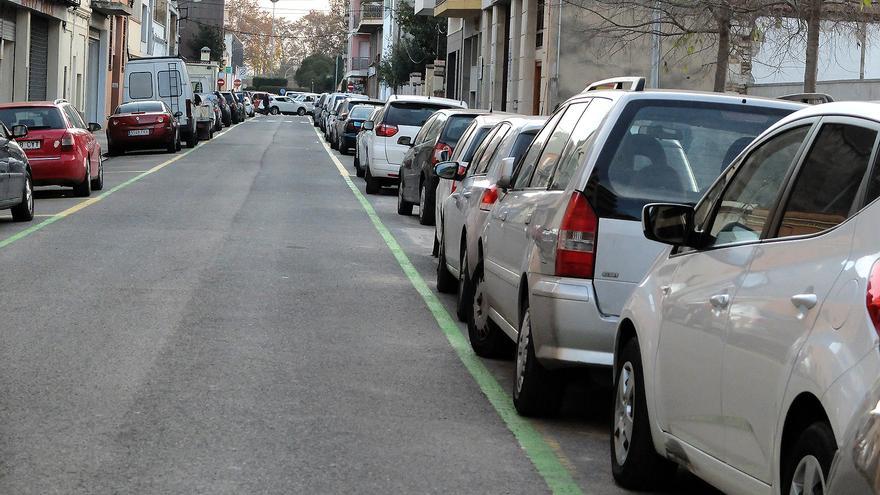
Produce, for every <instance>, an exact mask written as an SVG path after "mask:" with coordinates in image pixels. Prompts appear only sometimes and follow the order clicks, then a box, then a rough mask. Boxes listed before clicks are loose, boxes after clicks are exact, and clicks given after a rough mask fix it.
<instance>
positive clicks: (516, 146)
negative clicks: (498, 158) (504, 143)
mask: <svg viewBox="0 0 880 495" xmlns="http://www.w3.org/2000/svg"><path fill="white" fill-rule="evenodd" d="M538 130H539V129H532V130H530V131H525V132H521V133H520V134H519V136H517V137H516V141H514V142H513V146H511V147H510V153H508V155H507V156H508V157H514V158H515V159H516V160H514V162H517V161H519V159H520V158H522V156H523V155H524V154H525V152H526V150H527V149H528V147H529V145H530V144H532V141H534V140H535V135H537V134H538Z"/></svg>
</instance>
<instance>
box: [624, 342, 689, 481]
mask: <svg viewBox="0 0 880 495" xmlns="http://www.w3.org/2000/svg"><path fill="white" fill-rule="evenodd" d="M615 361H616V363H615V369H614V389H613V391H614V399H613V400H612V409H611V410H612V417H611V421H612V422H611V474H612V475H613V476H614V481H616V482H617V484H618V485H620V486H622V487H623V488H626V489H629V490H649V489H655V488H657V487H663V486H665V485H666V484H667V482H668V481H669V480H670V479H671V478H672V475H673V474H674V473H675V469H676V466H675V464H674V463H672V462H670V461H669V460H667V459H665V458H664V457H661V456H660V454H658V453H657V450H656V449H655V448H654V440H653V439H652V438H651V422H650V418H649V417H648V407H647V404H646V399H645V374H644V372H643V369H642V351H641V348H640V347H639V341H638V340H636V339H631V340H630V341H629V342H627V343H626V344H625V345H624V346H623V350H622V351H621V352H620V355H619V356H617V359H615Z"/></svg>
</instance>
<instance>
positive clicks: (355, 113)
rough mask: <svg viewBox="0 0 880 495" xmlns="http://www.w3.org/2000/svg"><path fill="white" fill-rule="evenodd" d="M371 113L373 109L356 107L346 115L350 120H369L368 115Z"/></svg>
mask: <svg viewBox="0 0 880 495" xmlns="http://www.w3.org/2000/svg"><path fill="white" fill-rule="evenodd" d="M372 113H373V107H368V106H366V105H358V106H356V107H354V108H352V109H351V112H349V113H348V118H350V119H368V118H370V114H372Z"/></svg>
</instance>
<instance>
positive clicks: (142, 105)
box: [114, 101, 165, 113]
mask: <svg viewBox="0 0 880 495" xmlns="http://www.w3.org/2000/svg"><path fill="white" fill-rule="evenodd" d="M164 111H165V109H164V108H162V104H161V103H159V102H158V101H141V102H131V103H123V104H122V105H119V106H118V107H116V111H115V112H114V113H132V112H164Z"/></svg>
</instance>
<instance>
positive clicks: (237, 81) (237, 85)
mask: <svg viewBox="0 0 880 495" xmlns="http://www.w3.org/2000/svg"><path fill="white" fill-rule="evenodd" d="M232 85H233V86H235V87H236V88H237V87H239V86H241V79H236V80H234V81H232Z"/></svg>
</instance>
